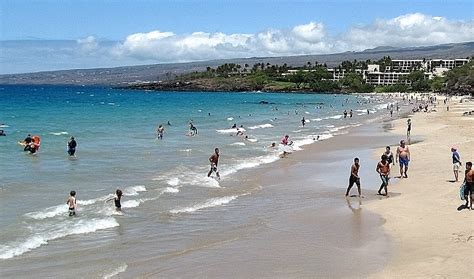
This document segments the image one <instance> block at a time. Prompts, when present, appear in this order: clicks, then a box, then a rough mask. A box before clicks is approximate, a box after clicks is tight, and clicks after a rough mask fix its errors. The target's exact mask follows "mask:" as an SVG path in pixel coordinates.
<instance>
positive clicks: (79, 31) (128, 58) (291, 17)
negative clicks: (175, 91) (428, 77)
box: [0, 0, 474, 73]
mask: <svg viewBox="0 0 474 279" xmlns="http://www.w3.org/2000/svg"><path fill="white" fill-rule="evenodd" d="M473 11H474V4H473V1H456V0H454V1H449V0H444V1H440V0H431V1H430V0H421V1H413V0H412V1H408V0H402V1H382V0H378V1H374V0H372V1H368V0H359V1H357V0H353V1H349V0H343V1H335V0H333V1H330V0H326V1H309V0H307V1H283V0H279V1H276V0H272V1H271V0H267V1H261V0H254V1H228V0H222V1H216V0H214V1H204V0H203V1H190V0H188V1H185V0H178V1H150V0H147V1H145V0H136V1H126V0H122V1H113V0H88V1H81V0H75V1H69V0H62V1H59V0H58V1H52V0H35V1H33V0H30V1H21V0H17V1H11V0H2V1H1V2H0V40H1V41H6V40H36V41H37V45H36V46H35V45H32V43H31V42H28V43H27V44H26V45H24V44H22V43H21V42H16V43H15V45H14V47H12V45H11V44H5V42H3V43H1V45H0V51H1V52H0V62H3V63H2V64H3V66H0V73H7V72H24V71H28V70H29V69H31V70H34V71H38V70H50V69H51V70H53V69H65V68H69V67H80V68H90V67H101V66H103V67H109V66H119V65H134V64H146V63H168V62H177V61H179V62H183V61H195V60H206V59H212V58H230V57H248V56H260V55H262V56H279V55H295V54H296V55H297V54H322V53H333V52H339V51H346V50H363V49H365V48H370V47H376V46H379V45H387V44H389V45H393V46H418V45H430V44H437V43H450V42H459V41H469V40H470V41H472V40H474V34H473ZM432 26H434V28H432ZM456 30H458V32H459V33H461V32H463V33H464V35H462V34H457V33H456V32H457V31H456ZM407 31H408V32H407ZM371 32H373V33H374V34H375V38H376V39H377V40H378V41H373V40H372V42H371V43H367V39H368V37H367V36H369V35H370V34H371ZM392 32H395V33H396V34H395V35H396V36H395V37H394V38H396V40H395V39H392V40H390V38H389V37H391V33H392ZM397 32H398V33H397ZM403 32H405V33H408V34H407V36H406V37H403ZM443 32H444V33H443ZM451 32H455V33H456V34H453V36H448V33H451ZM466 33H467V34H466ZM384 34H385V37H384ZM422 34H425V35H426V36H431V37H433V36H435V37H437V39H433V38H428V37H426V38H421V39H420V35H422ZM439 34H441V36H440V35H439ZM443 34H444V36H443ZM364 36H365V37H364ZM359 37H360V38H359ZM44 40H61V42H58V44H57V46H56V47H55V46H54V45H51V42H48V43H46V44H47V46H45V42H43V41H44ZM62 40H69V43H68V42H67V41H62ZM111 42H113V43H111ZM206 48H208V51H207V52H206ZM65 49H67V51H66V52H65V53H60V52H61V51H64V50H65ZM176 50H177V51H176ZM156 52H162V53H161V55H159V54H157V53H156ZM46 54H47V55H46ZM22 56H23V57H28V60H33V61H31V62H30V65H29V64H28V61H25V60H24V59H23V60H22V58H21V57H22ZM37 56H40V57H41V56H43V57H44V56H46V57H48V58H49V59H48V61H41V59H39V58H35V57H37ZM104 56H106V57H104ZM98 57H100V59H98ZM61 59H63V60H61ZM81 60H83V61H85V62H83V63H82V64H81V62H80V61H81ZM88 60H90V61H89V62H87V61H88ZM68 61H70V63H69V65H68ZM40 64H41V65H43V66H41V67H40Z"/></svg>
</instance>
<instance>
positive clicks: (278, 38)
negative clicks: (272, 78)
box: [0, 13, 474, 72]
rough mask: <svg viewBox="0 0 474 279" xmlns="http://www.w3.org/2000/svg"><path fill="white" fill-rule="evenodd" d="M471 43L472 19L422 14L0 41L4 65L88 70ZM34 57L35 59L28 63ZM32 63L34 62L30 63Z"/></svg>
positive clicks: (473, 38) (0, 59)
mask: <svg viewBox="0 0 474 279" xmlns="http://www.w3.org/2000/svg"><path fill="white" fill-rule="evenodd" d="M467 41H474V19H470V20H468V21H459V20H450V19H447V18H445V17H439V16H430V15H425V14H421V13H413V14H405V15H401V16H398V17H395V18H388V19H384V18H377V19H374V21H373V22H372V23H370V24H367V25H361V26H353V27H351V28H349V29H348V30H346V31H345V32H342V33H341V34H329V33H328V32H327V31H326V29H325V25H324V24H323V23H320V22H309V23H307V24H301V25H297V26H294V27H289V28H287V29H269V30H263V31H261V32H257V33H253V34H242V33H235V34H226V33H221V32H216V33H206V32H199V31H196V32H194V33H189V34H176V33H174V32H171V31H160V30H155V31H151V32H148V33H135V34H130V35H129V36H127V37H126V38H125V39H124V40H123V41H119V42H111V41H103V40H98V39H97V38H95V37H94V36H88V37H86V38H81V39H78V40H76V41H72V42H71V43H64V44H59V43H55V42H54V41H51V42H48V41H45V43H43V44H39V43H33V44H32V43H28V42H25V44H24V46H23V47H22V46H21V44H19V45H14V46H13V45H12V44H13V43H8V44H0V64H2V66H4V67H3V69H0V72H4V71H6V70H8V71H12V69H14V71H16V72H20V71H31V70H32V67H37V68H34V70H53V69H57V68H58V67H59V66H58V65H60V67H61V68H68V67H69V68H73V67H74V68H91V67H110V66H119V65H136V64H152V63H163V62H187V61H197V60H211V59H222V58H242V57H254V56H255V57H258V56H285V55H302V54H327V53H338V52H344V51H360V50H364V49H368V48H374V47H378V46H394V47H408V46H426V45H436V44H445V43H457V42H467ZM33 61H35V62H33ZM31 64H34V65H31Z"/></svg>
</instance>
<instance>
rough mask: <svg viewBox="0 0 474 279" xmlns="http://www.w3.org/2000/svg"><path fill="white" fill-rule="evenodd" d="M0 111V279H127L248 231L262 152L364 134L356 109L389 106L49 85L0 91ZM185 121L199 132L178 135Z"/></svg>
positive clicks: (257, 198)
mask: <svg viewBox="0 0 474 279" xmlns="http://www.w3.org/2000/svg"><path fill="white" fill-rule="evenodd" d="M368 100H370V101H371V102H370V103H368ZM0 101H1V105H2V110H1V111H0V123H1V124H3V125H4V127H5V128H2V129H5V131H6V133H7V136H6V137H0V207H1V210H0V226H1V227H2V230H1V232H0V265H1V269H2V270H3V275H4V276H13V275H14V274H16V273H15V272H18V271H23V272H25V271H31V272H35V273H34V274H36V275H38V276H54V275H58V274H61V271H63V270H64V269H67V270H75V271H77V272H80V273H81V274H84V275H85V276H98V275H100V276H111V274H112V275H113V274H115V273H119V272H123V271H125V270H126V269H127V266H128V264H127V261H128V259H129V258H130V255H134V256H133V257H134V258H135V259H140V258H142V259H150V258H156V257H175V256H176V257H178V258H179V256H180V255H181V253H185V254H186V253H188V252H182V251H188V250H189V251H193V249H194V248H189V247H201V246H202V245H201V244H202V243H201V242H205V243H207V244H203V245H204V246H205V245H215V244H214V243H219V241H224V242H225V241H227V239H219V237H218V236H219V233H220V232H224V231H225V232H228V230H229V228H235V229H236V230H238V231H239V232H241V234H243V235H245V234H247V233H251V232H253V231H255V230H258V227H259V225H258V224H259V223H258V222H256V221H255V220H256V219H258V218H263V219H265V218H267V217H268V216H267V217H266V216H265V215H264V216H259V215H258V214H255V212H256V210H257V209H258V208H259V207H260V206H262V207H268V205H270V204H273V203H275V200H272V198H273V197H272V196H271V194H266V193H263V192H262V189H261V186H260V185H259V184H258V183H254V182H250V181H248V180H247V179H245V177H242V176H241V174H240V173H241V172H242V171H244V170H248V169H255V168H259V167H260V166H262V165H265V164H269V163H272V162H274V161H276V160H278V159H279V157H278V155H279V151H278V149H276V150H273V149H269V148H265V147H266V146H268V145H269V144H270V143H272V142H277V143H278V142H279V140H280V138H281V136H282V135H284V134H289V135H290V139H291V140H293V141H294V149H295V150H301V149H304V148H305V145H307V144H311V143H314V142H315V141H314V140H313V138H315V137H316V136H318V135H319V136H320V139H327V140H331V137H334V136H337V135H339V134H343V133H346V132H347V131H348V130H349V129H350V128H351V127H355V126H358V125H361V124H362V123H364V121H365V120H366V117H367V116H366V115H365V114H364V113H363V112H364V111H365V110H366V109H367V108H369V109H370V110H371V111H372V112H373V113H375V114H376V115H380V114H383V113H385V110H384V107H385V106H386V105H385V103H386V101H384V100H381V99H380V100H379V99H374V98H372V99H369V98H368V97H362V96H349V95H329V94H328V95H302V94H281V93H278V94H271V93H197V92H189V93H178V92H145V91H127V90H116V89H108V88H93V87H59V86H57V87H55V86H50V87H39V86H2V87H1V88H0ZM260 101H266V102H268V104H261V103H260ZM344 109H353V110H354V116H355V117H354V118H351V119H349V118H347V119H344V118H343V117H342V114H341V113H342V111H343V110H344ZM357 114H361V115H357ZM303 116H304V117H305V119H307V120H309V123H307V124H306V125H305V127H302V125H301V118H302V117H303ZM168 121H170V123H171V126H168V125H166V124H167V122H168ZM190 121H192V122H193V123H194V125H195V126H196V127H197V128H198V131H199V133H198V135H196V136H192V137H191V136H186V134H187V133H188V123H189V122H190ZM234 123H235V124H237V125H238V126H240V125H243V126H244V129H245V134H246V135H248V137H249V139H250V140H249V139H244V138H242V137H238V136H235V133H236V130H235V129H231V126H232V125H233V124H234ZM158 124H163V125H164V126H165V135H164V138H163V140H157V139H156V135H155V130H156V127H157V125H158ZM28 133H31V134H32V135H40V136H41V139H42V141H41V148H40V151H39V153H38V154H37V155H34V156H32V155H27V154H25V153H24V152H23V151H22V148H21V146H19V145H18V144H17V141H19V140H22V139H23V138H24V137H25V136H26V134H28ZM71 135H73V136H74V137H75V138H76V140H77V142H78V148H77V153H76V154H77V157H76V158H69V157H68V156H67V155H66V152H65V151H66V142H67V140H68V138H69V137H70V136H71ZM316 144H317V143H316ZM214 147H219V148H220V150H221V158H220V169H221V176H222V180H221V181H216V180H214V179H210V178H207V177H206V173H207V171H208V157H209V156H210V154H211V152H212V151H213V149H214ZM242 181H248V183H242ZM116 188H121V189H122V190H124V194H125V196H124V198H123V201H122V205H123V208H124V210H123V213H120V214H119V213H117V212H116V211H115V210H114V209H113V205H112V204H110V203H108V204H106V203H105V202H104V201H105V200H106V199H107V198H109V197H111V194H112V193H113V192H114V191H115V189H116ZM70 190H75V191H76V192H77V199H78V204H79V205H78V216H77V217H75V218H69V217H68V216H66V215H67V206H66V204H65V201H66V199H67V196H68V193H69V191H70ZM291 197H293V198H294V199H293V200H292V198H291ZM296 197H297V196H293V195H289V196H288V198H289V200H288V201H286V200H280V198H277V204H280V203H281V204H287V203H288V204H290V205H292V204H298V203H299V201H298V199H297V198H296ZM283 201H284V202H283ZM318 202H319V203H320V205H321V206H324V205H325V204H327V202H328V200H327V199H321V200H318ZM216 220H218V221H216ZM249 224H251V225H249ZM203 235H206V237H204V238H203ZM211 236H212V237H211ZM213 237H216V238H217V239H214V240H212V241H210V239H212V238H213ZM209 241H210V243H208V242H209ZM145 247H147V248H150V249H144V248H145ZM196 249H197V248H196ZM74 262H77V263H80V265H75V264H74ZM7 266H8V268H7Z"/></svg>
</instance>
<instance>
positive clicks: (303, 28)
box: [292, 22, 325, 43]
mask: <svg viewBox="0 0 474 279" xmlns="http://www.w3.org/2000/svg"><path fill="white" fill-rule="evenodd" d="M292 31H293V34H294V35H295V37H296V38H300V39H302V40H304V41H307V42H316V43H317V42H319V41H321V40H322V39H323V38H324V36H325V32H324V25H323V24H322V23H314V22H310V23H308V24H303V25H298V26H295V27H293V30H292Z"/></svg>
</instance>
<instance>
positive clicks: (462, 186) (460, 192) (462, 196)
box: [459, 182, 466, 201]
mask: <svg viewBox="0 0 474 279" xmlns="http://www.w3.org/2000/svg"><path fill="white" fill-rule="evenodd" d="M465 189H466V182H463V184H462V185H461V187H459V197H460V198H461V200H462V201H463V200H464V190H465Z"/></svg>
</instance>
